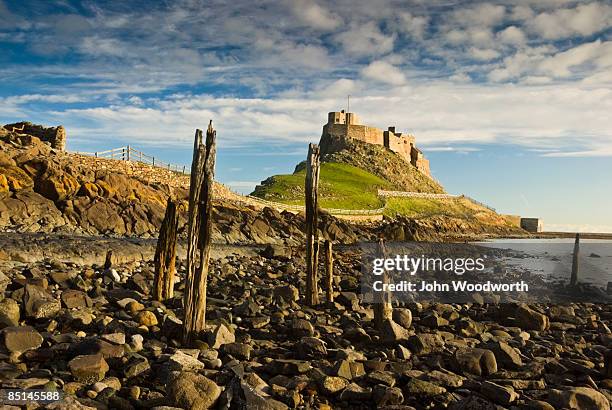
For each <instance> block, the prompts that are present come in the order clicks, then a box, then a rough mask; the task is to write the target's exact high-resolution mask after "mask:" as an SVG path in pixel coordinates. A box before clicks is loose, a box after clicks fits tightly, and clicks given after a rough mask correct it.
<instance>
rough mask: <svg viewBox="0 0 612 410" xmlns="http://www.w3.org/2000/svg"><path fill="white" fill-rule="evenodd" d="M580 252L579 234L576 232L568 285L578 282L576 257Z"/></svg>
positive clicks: (574, 284)
mask: <svg viewBox="0 0 612 410" xmlns="http://www.w3.org/2000/svg"><path fill="white" fill-rule="evenodd" d="M579 254H580V234H579V233H577V234H576V241H575V242H574V258H573V259H572V277H571V279H570V285H571V286H576V285H577V284H578V271H579V269H578V257H579Z"/></svg>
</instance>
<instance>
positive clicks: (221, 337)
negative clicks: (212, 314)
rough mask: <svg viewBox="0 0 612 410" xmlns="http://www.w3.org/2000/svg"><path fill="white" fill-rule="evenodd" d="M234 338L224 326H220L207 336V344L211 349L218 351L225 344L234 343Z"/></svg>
mask: <svg viewBox="0 0 612 410" xmlns="http://www.w3.org/2000/svg"><path fill="white" fill-rule="evenodd" d="M235 341H236V336H234V333H232V331H231V330H229V328H228V327H227V326H225V325H224V324H220V325H219V326H217V327H216V328H215V330H213V331H212V332H211V333H210V334H209V336H208V344H209V345H210V347H212V348H213V349H218V348H220V347H221V346H223V345H224V344H226V343H234V342H235Z"/></svg>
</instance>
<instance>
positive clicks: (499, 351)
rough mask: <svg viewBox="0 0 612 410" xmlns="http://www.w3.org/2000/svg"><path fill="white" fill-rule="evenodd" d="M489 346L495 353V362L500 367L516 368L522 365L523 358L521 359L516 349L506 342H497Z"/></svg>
mask: <svg viewBox="0 0 612 410" xmlns="http://www.w3.org/2000/svg"><path fill="white" fill-rule="evenodd" d="M489 347H490V349H491V350H492V351H493V353H494V354H495V359H496V360H497V363H498V364H499V365H501V366H502V367H505V368H507V369H512V370H516V369H518V368H520V367H521V366H522V365H523V360H522V359H521V356H520V355H519V352H517V349H515V348H514V347H512V346H510V345H509V344H508V343H506V342H497V343H494V344H493V345H492V346H489Z"/></svg>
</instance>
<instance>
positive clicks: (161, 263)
mask: <svg viewBox="0 0 612 410" xmlns="http://www.w3.org/2000/svg"><path fill="white" fill-rule="evenodd" d="M177 234H178V212H177V206H176V201H174V200H173V199H172V198H171V197H170V198H168V204H167V205H166V215H165V216H164V221H163V222H162V225H161V228H160V229H159V238H158V239H157V248H156V249H155V281H154V283H153V295H154V297H155V300H157V301H160V302H162V301H164V300H167V299H172V297H173V296H174V275H175V273H176V266H175V263H176V239H177Z"/></svg>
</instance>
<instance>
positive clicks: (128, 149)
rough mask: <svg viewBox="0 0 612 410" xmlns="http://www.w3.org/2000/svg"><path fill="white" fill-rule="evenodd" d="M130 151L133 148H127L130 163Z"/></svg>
mask: <svg viewBox="0 0 612 410" xmlns="http://www.w3.org/2000/svg"><path fill="white" fill-rule="evenodd" d="M130 150H131V148H130V146H129V145H128V146H127V160H128V161H129V160H130Z"/></svg>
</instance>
